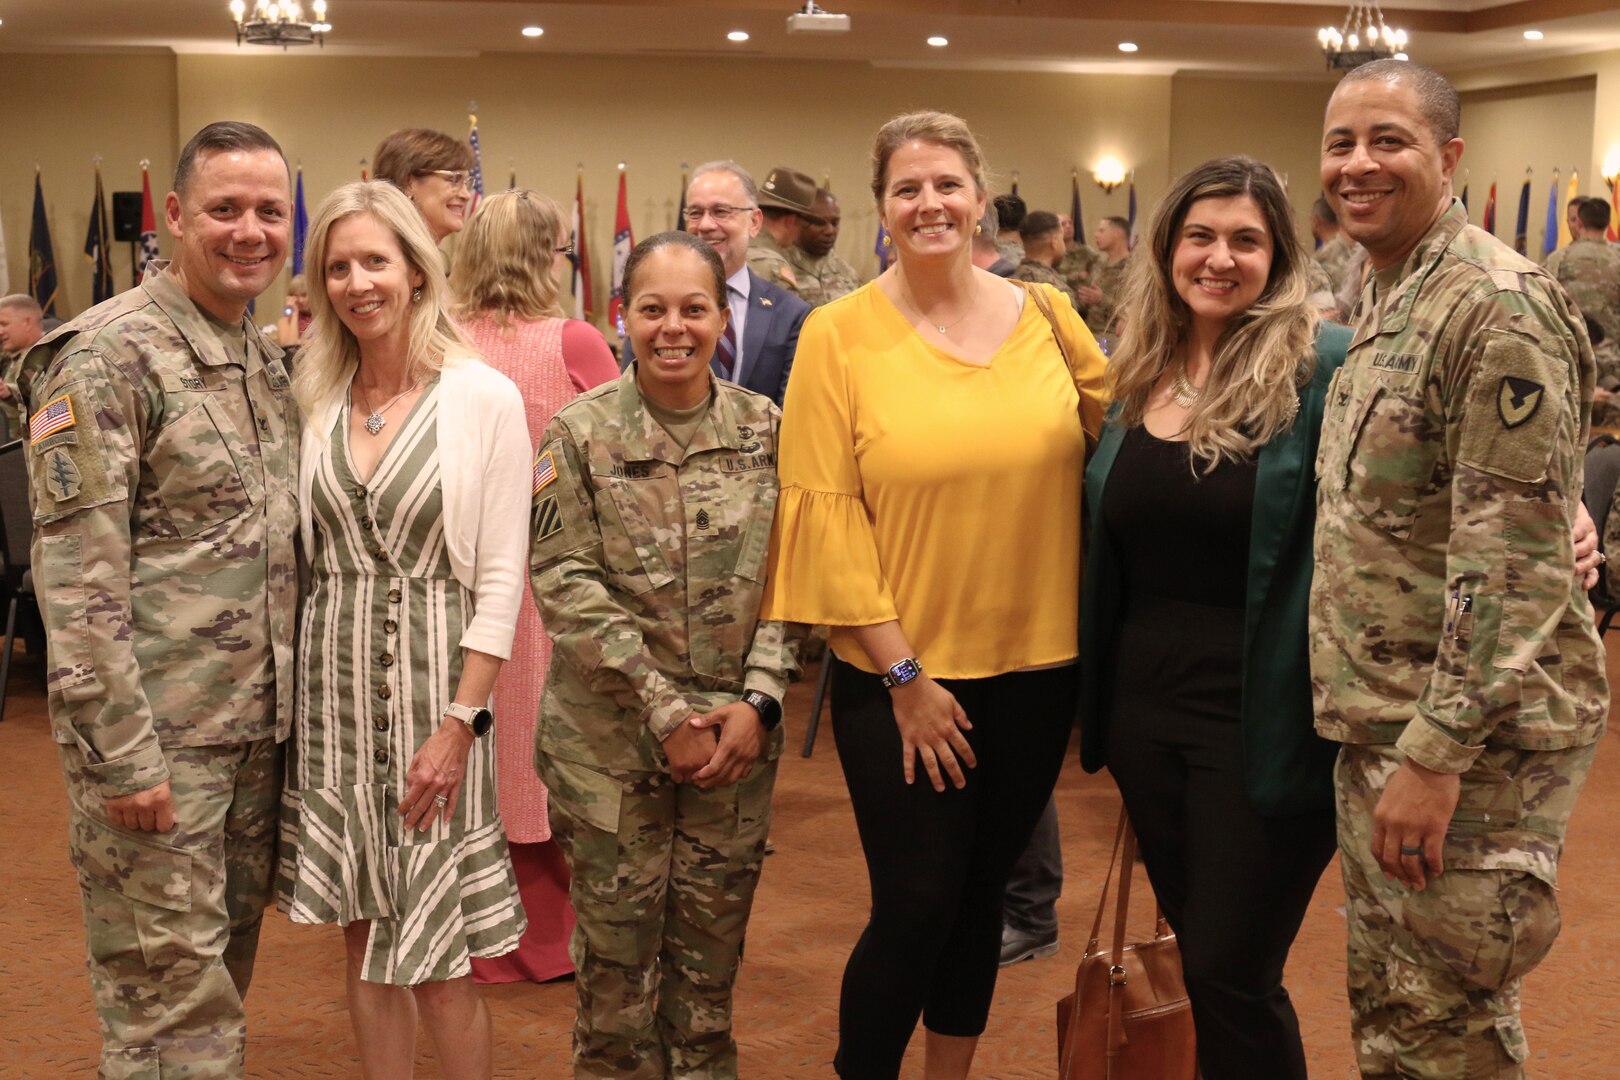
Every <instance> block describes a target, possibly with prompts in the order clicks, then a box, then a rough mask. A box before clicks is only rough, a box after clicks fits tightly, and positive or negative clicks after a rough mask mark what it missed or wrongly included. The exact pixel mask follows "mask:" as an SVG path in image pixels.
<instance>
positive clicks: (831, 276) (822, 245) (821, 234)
mask: <svg viewBox="0 0 1620 1080" xmlns="http://www.w3.org/2000/svg"><path fill="white" fill-rule="evenodd" d="M843 217H844V216H843V212H842V211H841V210H840V209H839V208H838V198H837V196H835V195H834V194H833V193H832V192H830V191H828V190H827V189H826V188H820V187H818V188H816V197H815V201H814V202H812V203H811V204H810V213H809V214H807V215H805V217H804V225H803V227H802V228H800V230H799V239H798V240H797V241H796V242H795V243H794V245H793V246H792V247H791V248H789V249H788V252H787V257H788V262H790V263H791V264H792V265H793V273H794V274H795V275H796V276H797V278H798V281H799V298H800V299H801V300H803V301H804V302H805V303H807V304H809V305H810V306H811V307H820V306H821V305H822V304H825V303H828V302H829V301H832V300H836V299H838V298H839V297H840V296H847V295H849V294H850V293H852V292H854V291H855V290H856V289H858V288H860V287H861V275H860V273H859V272H858V271H857V270H856V269H855V268H854V267H853V266H851V265H850V264H849V263H847V262H845V261H844V259H843V258H842V257H841V256H840V255H839V254H838V252H836V251H834V250H833V245H834V244H836V243H838V227H839V225H840V223H841V222H842V221H843Z"/></svg>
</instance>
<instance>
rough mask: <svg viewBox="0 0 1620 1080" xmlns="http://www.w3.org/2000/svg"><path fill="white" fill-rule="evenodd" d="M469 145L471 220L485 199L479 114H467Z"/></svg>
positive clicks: (468, 213) (468, 212) (469, 208)
mask: <svg viewBox="0 0 1620 1080" xmlns="http://www.w3.org/2000/svg"><path fill="white" fill-rule="evenodd" d="M467 126H468V128H469V130H468V132H467V145H469V146H471V147H472V152H473V167H472V174H471V179H472V194H473V197H472V205H471V206H469V207H467V216H468V217H469V218H470V217H472V216H473V213H474V212H475V211H476V210H477V209H478V204H479V203H480V202H482V201H483V199H484V156H483V153H482V152H481V151H480V150H479V148H478V114H477V113H468V114H467Z"/></svg>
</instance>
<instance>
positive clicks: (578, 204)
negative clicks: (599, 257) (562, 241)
mask: <svg viewBox="0 0 1620 1080" xmlns="http://www.w3.org/2000/svg"><path fill="white" fill-rule="evenodd" d="M568 261H569V262H571V263H573V264H574V318H576V319H583V320H584V321H586V322H590V321H591V316H592V315H594V314H596V309H595V308H593V307H592V306H591V255H590V252H589V251H588V250H587V249H586V247H585V170H584V169H581V170H580V171H579V175H578V176H577V177H575V180H574V253H573V254H572V255H570V256H569V257H568Z"/></svg>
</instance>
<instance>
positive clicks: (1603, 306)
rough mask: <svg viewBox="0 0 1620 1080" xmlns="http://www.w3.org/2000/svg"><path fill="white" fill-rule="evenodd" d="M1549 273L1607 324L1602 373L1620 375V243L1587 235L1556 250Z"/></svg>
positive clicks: (1600, 351)
mask: <svg viewBox="0 0 1620 1080" xmlns="http://www.w3.org/2000/svg"><path fill="white" fill-rule="evenodd" d="M1547 273H1549V274H1551V275H1552V276H1553V277H1555V278H1557V279H1558V284H1560V285H1562V286H1563V287H1564V291H1565V292H1567V293H1569V298H1570V299H1571V300H1573V301H1575V306H1576V307H1578V308H1580V310H1581V313H1582V314H1584V315H1589V316H1591V319H1592V321H1593V322H1595V323H1597V324H1598V325H1599V326H1601V327H1602V328H1603V344H1601V345H1599V346H1597V348H1596V355H1597V365H1598V374H1599V375H1612V376H1615V377H1617V378H1620V247H1615V246H1614V245H1613V244H1610V243H1607V242H1606V241H1603V240H1588V239H1586V238H1584V237H1583V238H1582V239H1580V240H1575V241H1573V242H1571V243H1570V245H1569V246H1568V247H1564V248H1560V249H1558V250H1557V251H1555V252H1553V253H1552V257H1551V258H1549V259H1548V260H1547Z"/></svg>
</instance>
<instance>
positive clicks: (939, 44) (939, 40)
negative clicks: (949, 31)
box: [928, 34, 951, 49]
mask: <svg viewBox="0 0 1620 1080" xmlns="http://www.w3.org/2000/svg"><path fill="white" fill-rule="evenodd" d="M950 43H951V39H950V38H947V37H941V36H940V35H938V34H935V35H934V36H933V37H931V38H929V39H928V44H930V45H932V46H933V47H934V48H936V49H943V48H944V47H945V46H947V45H949V44H950Z"/></svg>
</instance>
